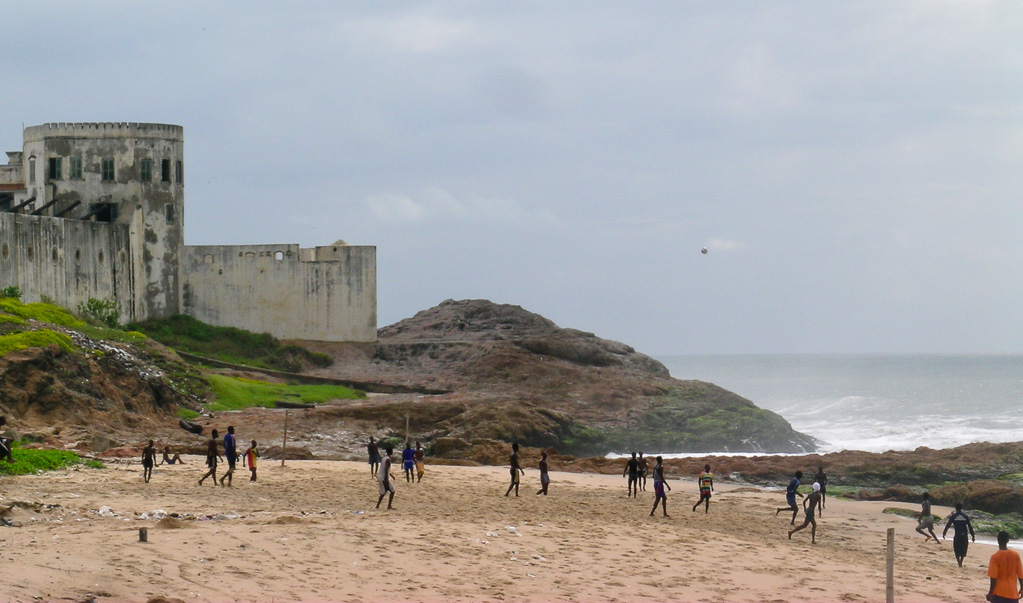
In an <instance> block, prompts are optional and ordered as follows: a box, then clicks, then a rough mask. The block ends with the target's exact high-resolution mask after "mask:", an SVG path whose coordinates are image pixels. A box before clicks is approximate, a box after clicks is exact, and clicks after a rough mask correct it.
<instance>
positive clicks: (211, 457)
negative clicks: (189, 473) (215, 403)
mask: <svg viewBox="0 0 1023 603" xmlns="http://www.w3.org/2000/svg"><path fill="white" fill-rule="evenodd" d="M219 435H220V434H219V433H218V432H217V430H216V429H214V430H213V431H211V432H210V439H208V440H206V466H207V467H209V468H210V470H209V471H207V472H206V474H205V475H203V476H202V477H201V478H199V485H200V486H201V485H202V483H203V482H204V481H205V480H206V478H207V477H212V478H213V485H214V486H216V485H217V459H219V458H220V453H219V452H217V436H219Z"/></svg>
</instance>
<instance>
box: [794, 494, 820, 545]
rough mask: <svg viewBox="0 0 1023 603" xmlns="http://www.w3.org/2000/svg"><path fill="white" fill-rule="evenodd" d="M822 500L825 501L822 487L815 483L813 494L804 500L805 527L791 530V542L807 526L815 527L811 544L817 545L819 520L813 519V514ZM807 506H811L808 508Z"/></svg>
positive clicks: (811, 530) (812, 528)
mask: <svg viewBox="0 0 1023 603" xmlns="http://www.w3.org/2000/svg"><path fill="white" fill-rule="evenodd" d="M821 500H823V496H822V495H821V485H820V484H819V483H817V482H814V483H813V492H811V493H810V496H807V497H805V498H803V512H804V513H805V514H806V518H805V519H803V525H801V526H799V527H798V528H795V529H792V530H789V540H792V535H793V534H795V533H796V532H798V531H799V530H802V529H803V528H805V527H806V526H813V527H811V528H810V542H811V543H812V544H817V520H816V519H814V518H813V512H814V508H815V507H816V506H817V505H819V504H820V502H821ZM807 504H809V505H810V506H809V507H807V506H806V505H807Z"/></svg>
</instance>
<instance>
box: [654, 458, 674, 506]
mask: <svg viewBox="0 0 1023 603" xmlns="http://www.w3.org/2000/svg"><path fill="white" fill-rule="evenodd" d="M665 488H667V490H668V492H670V491H671V486H669V485H668V482H666V481H664V465H662V464H661V457H657V464H656V465H654V506H653V508H652V509H650V517H653V516H654V511H656V510H657V503H661V511H663V512H664V516H665V517H667V516H668V494H667V492H665Z"/></svg>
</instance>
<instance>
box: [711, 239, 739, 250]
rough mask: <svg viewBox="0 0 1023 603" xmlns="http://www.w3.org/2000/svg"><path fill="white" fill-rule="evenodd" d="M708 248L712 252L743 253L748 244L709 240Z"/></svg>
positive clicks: (730, 240) (726, 240) (725, 240)
mask: <svg viewBox="0 0 1023 603" xmlns="http://www.w3.org/2000/svg"><path fill="white" fill-rule="evenodd" d="M706 247H707V249H709V250H712V251H725V252H728V251H743V250H745V249H746V244H745V243H741V242H739V241H733V240H732V239H708V240H707V245H706Z"/></svg>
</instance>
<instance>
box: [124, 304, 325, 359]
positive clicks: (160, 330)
mask: <svg viewBox="0 0 1023 603" xmlns="http://www.w3.org/2000/svg"><path fill="white" fill-rule="evenodd" d="M128 328H130V329H134V330H137V331H141V332H142V333H145V334H146V335H148V336H149V337H151V338H153V339H155V340H156V341H159V342H160V343H162V344H164V345H166V346H168V347H172V348H174V349H176V350H181V351H183V352H189V353H192V354H197V355H199V356H206V357H208V358H215V359H217V360H222V361H224V362H230V363H232V364H241V365H245V366H252V367H256V368H267V369H274V370H279V371H286V372H291V373H297V372H300V371H301V370H302V367H303V365H304V364H312V365H313V366H321V367H323V366H330V365H331V364H333V360H332V359H331V358H330V357H329V356H327V355H326V354H320V353H316V352H310V351H309V350H307V349H305V348H303V347H301V346H297V345H286V346H282V345H281V344H280V342H279V341H278V340H277V339H276V338H275V337H273V336H272V335H270V334H269V333H252V332H251V331H246V330H244V329H236V328H234V327H214V326H211V325H208V324H206V323H203V322H200V321H198V320H196V319H194V318H192V317H191V316H184V315H177V316H172V317H170V318H168V319H165V320H151V321H147V322H143V323H138V324H132V325H128Z"/></svg>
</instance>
